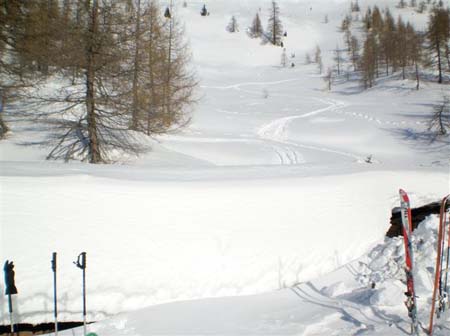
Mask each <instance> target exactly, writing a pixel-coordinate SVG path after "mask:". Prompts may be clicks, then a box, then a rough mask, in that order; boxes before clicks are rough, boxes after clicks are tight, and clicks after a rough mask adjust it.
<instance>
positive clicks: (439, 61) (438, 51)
mask: <svg viewBox="0 0 450 336" xmlns="http://www.w3.org/2000/svg"><path fill="white" fill-rule="evenodd" d="M436 49H437V57H438V69H439V80H438V83H439V84H441V83H442V64H441V44H440V43H439V40H438V41H436Z"/></svg>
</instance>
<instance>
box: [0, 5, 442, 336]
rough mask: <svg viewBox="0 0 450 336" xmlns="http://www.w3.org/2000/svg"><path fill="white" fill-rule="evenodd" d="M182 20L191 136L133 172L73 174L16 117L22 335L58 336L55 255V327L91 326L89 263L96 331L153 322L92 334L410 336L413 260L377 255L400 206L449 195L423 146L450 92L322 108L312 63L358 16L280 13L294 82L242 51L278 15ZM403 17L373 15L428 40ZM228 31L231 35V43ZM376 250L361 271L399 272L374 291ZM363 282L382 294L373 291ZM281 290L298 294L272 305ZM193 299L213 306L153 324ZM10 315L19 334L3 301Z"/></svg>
mask: <svg viewBox="0 0 450 336" xmlns="http://www.w3.org/2000/svg"><path fill="white" fill-rule="evenodd" d="M187 2H188V8H186V9H185V8H179V10H178V14H177V15H180V17H182V18H183V20H185V22H186V30H187V32H188V36H189V38H190V41H191V45H192V53H193V61H194V66H195V69H196V72H197V76H198V78H199V80H200V87H199V90H198V97H199V102H198V104H197V106H195V107H194V109H193V112H192V123H191V124H190V126H189V127H188V128H187V129H185V130H184V131H182V132H180V133H178V134H175V135H168V136H163V137H160V138H158V139H157V141H154V142H152V146H153V149H152V151H151V152H149V153H147V154H146V155H144V156H143V157H141V158H139V159H133V158H130V159H129V160H127V161H126V163H125V164H118V165H114V166H90V165H87V164H81V163H70V164H63V163H60V162H56V163H55V162H47V161H45V160H44V159H45V156H46V154H47V153H48V152H49V148H43V147H38V146H36V147H33V146H24V143H29V142H37V141H39V140H40V139H42V138H43V137H45V135H46V132H45V130H44V129H41V128H39V125H36V124H30V123H27V122H23V121H17V118H16V116H15V115H13V114H12V115H10V116H8V117H9V121H10V126H11V128H12V131H13V132H12V133H11V134H10V136H9V137H8V138H7V139H6V140H3V141H1V142H0V160H1V166H0V175H1V176H0V222H1V231H0V234H1V249H0V253H1V257H2V259H1V260H5V259H10V260H13V261H14V262H15V265H16V283H17V287H18V289H19V292H20V295H19V296H18V297H17V298H15V301H14V304H15V307H16V308H17V309H16V315H15V318H16V321H20V322H30V323H38V322H43V321H52V319H53V317H52V312H51V309H52V274H51V269H50V257H51V252H53V251H58V253H59V275H58V280H59V304H60V318H61V320H80V319H81V313H80V312H81V307H82V302H81V272H80V270H79V269H77V268H76V267H75V266H74V265H73V264H72V261H74V260H75V259H76V257H77V255H78V254H79V253H80V252H82V251H86V252H87V254H88V269H87V272H88V274H87V289H88V311H89V312H88V314H89V315H88V319H89V320H101V319H104V318H106V317H110V316H112V315H115V314H117V313H126V312H130V311H132V310H136V309H142V308H145V307H149V306H152V307H150V308H145V310H142V311H139V312H137V313H132V314H130V315H120V316H119V317H117V318H115V319H113V320H111V321H109V322H104V323H102V324H99V325H94V326H92V330H96V331H99V333H100V334H108V335H149V334H169V335H175V334H176V335H178V334H208V333H212V334H241V335H248V334H302V335H323V334H330V335H333V334H335V335H351V334H364V333H366V334H370V333H372V334H385V335H397V334H398V335H402V334H404V330H409V325H408V319H407V315H406V308H405V307H404V305H403V297H402V296H403V291H404V287H405V286H404V285H403V284H401V283H400V282H399V280H398V279H401V278H402V276H403V275H402V270H401V269H400V270H398V269H397V271H395V272H394V268H395V267H397V268H398V267H401V262H399V261H398V258H401V253H402V249H401V248H402V245H401V241H400V240H393V241H388V242H387V245H383V244H382V242H383V235H384V233H385V232H386V230H387V228H388V225H389V224H388V222H389V217H390V211H391V208H392V207H394V206H397V205H398V196H397V191H398V188H400V187H401V188H404V189H405V190H407V191H409V192H410V196H411V199H412V205H413V206H418V205H422V204H424V203H427V202H431V201H436V200H438V199H439V198H441V197H442V196H443V195H444V194H446V193H448V192H449V171H448V164H449V161H448V158H449V147H450V146H449V142H448V139H447V140H444V141H437V142H434V143H430V142H429V139H427V138H426V137H425V136H424V135H423V132H424V131H425V130H426V129H427V124H426V117H427V115H428V114H429V112H430V111H431V104H433V103H435V102H436V101H437V100H439V99H440V97H441V96H442V91H443V90H446V88H447V87H442V86H438V85H436V84H434V83H431V82H424V83H422V89H421V90H419V91H416V90H415V89H414V88H415V82H414V80H412V79H408V80H404V81H403V80H400V79H399V78H398V77H391V78H389V79H388V80H383V81H381V82H380V83H379V84H378V85H377V86H376V87H375V88H373V89H371V90H368V91H361V89H360V87H359V83H358V82H356V81H349V82H344V81H342V80H340V81H338V83H336V85H335V86H334V89H333V91H332V92H328V91H326V90H325V86H326V84H325V83H324V81H323V80H322V78H321V77H320V75H319V74H318V71H317V67H316V66H315V65H304V64H303V63H304V55H305V53H306V52H309V53H311V54H313V51H314V48H315V46H316V44H319V45H320V47H321V49H322V53H323V56H324V63H325V68H326V67H328V66H331V65H332V56H333V52H332V50H333V49H335V48H336V44H337V43H338V44H339V45H340V46H343V40H342V34H341V33H339V32H338V29H337V27H338V26H339V24H340V22H341V20H342V19H343V17H344V15H345V14H346V13H347V10H348V8H349V2H348V1H325V0H321V1H301V0H299V1H294V0H286V1H279V3H280V7H281V12H282V20H283V24H284V26H285V29H286V30H287V32H288V36H287V38H286V39H285V46H286V48H287V54H288V55H289V56H291V55H293V54H295V58H291V59H290V62H294V63H295V67H294V68H289V67H288V68H284V69H283V68H280V66H279V64H280V58H281V49H280V48H277V47H272V46H269V45H261V44H260V41H258V40H251V39H249V38H248V36H247V35H246V34H245V27H246V25H249V24H250V22H251V20H252V18H253V16H254V14H255V13H256V12H258V11H259V7H261V8H262V10H261V12H260V14H261V17H262V21H263V22H264V23H265V22H266V21H267V7H268V4H269V2H261V1H256V0H247V1H237V0H232V1H218V0H215V1H213V0H210V1H205V3H206V5H207V7H208V9H209V11H210V13H211V15H210V16H208V17H206V18H202V17H200V15H199V9H200V8H201V5H202V4H203V2H201V3H200V2H194V1H192V2H191V1H187ZM396 2H397V1H377V2H376V3H377V4H379V5H380V6H384V4H391V7H392V9H393V11H394V14H395V16H396V15H397V14H398V13H399V12H401V13H402V14H403V15H405V17H408V18H410V19H411V20H413V22H416V24H417V25H418V26H419V27H423V26H424V25H425V23H426V16H425V15H419V14H417V13H414V12H411V11H410V10H403V11H399V10H396V9H394V8H393V7H394V4H396ZM366 3H367V2H366V1H360V4H361V5H363V8H364V5H365V4H366ZM370 3H371V4H374V3H375V2H374V1H371V2H370ZM180 4H181V2H180ZM180 4H178V5H180ZM231 15H236V17H237V19H238V22H239V24H240V27H241V31H240V32H239V33H237V34H229V33H228V32H226V31H225V26H226V25H227V23H228V21H229V19H230V17H231ZM325 15H328V17H329V20H330V22H329V23H328V24H324V23H323V19H324V16H325ZM337 41H338V42H337ZM7 120H8V119H7ZM369 155H372V162H373V163H372V164H367V163H365V160H366V158H367V157H368V156H369ZM430 223H431V224H429V225H428V226H426V227H430V230H431V228H435V226H436V218H432V219H430ZM433 225H434V226H433ZM430 230H429V231H427V232H422V233H421V234H422V235H423V236H424V237H425V238H427V240H429V244H428V243H427V244H428V245H426V246H427V249H426V250H424V251H422V252H419V253H422V255H423V257H421V258H422V259H423V260H425V259H426V260H427V261H426V262H425V261H424V262H423V264H422V266H421V271H420V285H419V289H420V290H419V292H420V291H422V293H423V295H421V300H420V302H419V304H420V305H422V307H424V306H425V307H426V306H427V304H428V305H429V303H427V301H426V297H427V295H428V294H429V295H430V294H431V293H430V290H431V289H430V286H431V285H430V284H431V282H430V281H431V280H429V277H430V274H427V273H426V272H428V271H427V270H426V266H425V265H427V266H430V267H432V261H431V260H432V252H433V249H432V245H431V240H432V239H433V235H432V234H433V231H430ZM430 232H431V233H430ZM378 243H379V244H381V245H379V246H378V247H375V249H374V250H373V251H375V252H373V251H372V252H370V253H369V254H368V255H367V256H365V257H363V259H364V258H368V261H367V260H366V261H364V262H366V263H373V262H375V263H376V264H377V265H381V266H379V267H382V266H383V262H385V263H387V264H388V266H387V268H386V269H382V270H381V271H379V272H378V273H376V270H377V267H378V266H371V267H370V268H369V270H368V269H367V268H365V267H364V266H363V265H361V264H360V263H359V262H360V260H358V261H355V259H357V258H360V257H361V256H362V255H366V253H367V251H370V249H371V248H373V247H374V246H375V245H376V244H378ZM377 251H379V252H377ZM394 254H395V255H394ZM380 255H381V256H383V258H384V259H380V258H381V257H380ZM363 259H361V260H363ZM419 260H420V258H419ZM391 261H392V262H391ZM392 263H394V264H395V265H397V266H395V265H394V264H392ZM336 269H338V270H337V271H335V272H333V273H329V272H332V271H333V270H336ZM372 270H375V271H372ZM364 272H365V273H364ZM393 272H394V273H393ZM366 273H367V277H368V278H370V277H373V281H376V282H377V284H378V283H379V286H380V287H377V288H376V290H370V289H369V280H367V279H365V278H364V276H363V275H364V274H366ZM369 273H370V274H369ZM391 273H392V274H391ZM380 277H381V278H380ZM427 279H428V280H427ZM308 281H311V282H308ZM427 281H428V282H427ZM297 283H301V284H299V285H296V286H295V284H297ZM280 287H289V288H286V289H283V290H281V291H276V292H273V291H274V290H277V289H279V288H280ZM261 293H264V294H261ZM427 293H428V294H427ZM255 294H258V295H255ZM244 295H252V296H249V297H247V296H244ZM228 296H239V297H233V298H223V297H228ZM213 297H214V298H216V299H211V298H213ZM206 298H210V299H206ZM191 299H201V300H199V301H193V302H190V301H188V302H178V303H173V304H168V305H162V306H153V305H156V304H161V303H168V302H173V301H182V300H191ZM205 299H206V300H205ZM428 307H429V306H428ZM419 308H420V307H419ZM423 309H424V310H421V311H420V313H421V318H423V320H424V321H426V320H427V318H426V308H423ZM0 311H1V312H2V314H1V319H2V321H3V323H8V315H7V314H6V312H7V303H6V302H5V301H4V300H1V301H0ZM437 332H438V333H437V334H439V332H442V335H444V334H445V332H446V331H445V329H443V330H438V331H437Z"/></svg>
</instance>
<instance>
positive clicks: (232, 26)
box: [227, 15, 239, 33]
mask: <svg viewBox="0 0 450 336" xmlns="http://www.w3.org/2000/svg"><path fill="white" fill-rule="evenodd" d="M227 31H228V32H230V33H236V32H238V31H239V26H238V23H237V20H236V17H235V16H234V15H233V16H232V17H231V19H230V22H229V23H228V26H227Z"/></svg>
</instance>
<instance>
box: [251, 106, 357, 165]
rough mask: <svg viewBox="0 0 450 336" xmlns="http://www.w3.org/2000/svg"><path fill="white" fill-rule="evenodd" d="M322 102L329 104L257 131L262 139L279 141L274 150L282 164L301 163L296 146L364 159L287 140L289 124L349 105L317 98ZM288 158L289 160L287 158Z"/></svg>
mask: <svg viewBox="0 0 450 336" xmlns="http://www.w3.org/2000/svg"><path fill="white" fill-rule="evenodd" d="M317 100H319V101H320V102H322V103H324V104H328V106H327V107H324V108H321V109H318V110H314V111H311V112H307V113H304V114H301V115H294V116H288V117H282V118H279V119H275V120H273V121H271V122H269V123H267V124H265V125H263V126H262V127H260V128H259V129H258V131H257V134H258V135H259V137H260V138H261V139H264V140H267V141H271V142H274V143H278V146H274V150H275V151H276V152H277V154H278V156H279V157H280V163H281V164H282V165H284V164H298V163H301V162H300V161H299V160H298V156H299V155H301V154H299V153H297V152H296V150H295V148H304V149H312V150H317V151H321V152H327V153H333V154H338V155H342V156H346V157H350V158H352V159H355V160H356V161H358V162H360V161H361V160H363V158H362V157H359V156H357V155H355V154H352V153H349V152H343V151H339V150H334V149H330V148H326V147H319V146H312V145H306V144H300V143H296V142H291V141H287V134H286V132H287V129H288V127H289V124H290V123H291V122H292V121H294V120H297V119H303V118H308V117H311V116H315V115H318V114H321V113H325V112H328V111H333V112H337V111H339V110H340V109H342V108H344V107H345V106H347V104H346V103H344V102H342V101H338V100H332V99H328V100H325V99H317ZM292 152H294V153H296V154H295V155H294V156H293V155H292ZM292 157H294V158H295V159H294V160H292V159H291V158H292ZM285 158H287V160H286V159H285Z"/></svg>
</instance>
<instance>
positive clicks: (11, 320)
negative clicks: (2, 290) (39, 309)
mask: <svg viewBox="0 0 450 336" xmlns="http://www.w3.org/2000/svg"><path fill="white" fill-rule="evenodd" d="M8 306H9V321H10V323H11V335H13V334H14V321H13V306H12V299H11V294H8Z"/></svg>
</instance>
